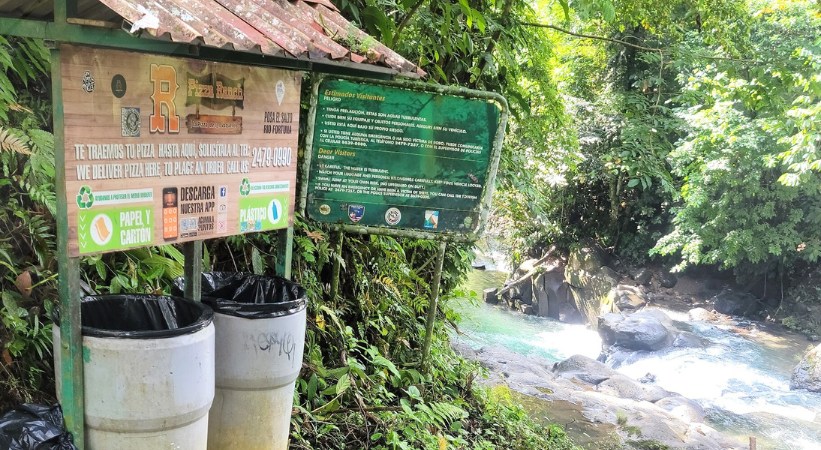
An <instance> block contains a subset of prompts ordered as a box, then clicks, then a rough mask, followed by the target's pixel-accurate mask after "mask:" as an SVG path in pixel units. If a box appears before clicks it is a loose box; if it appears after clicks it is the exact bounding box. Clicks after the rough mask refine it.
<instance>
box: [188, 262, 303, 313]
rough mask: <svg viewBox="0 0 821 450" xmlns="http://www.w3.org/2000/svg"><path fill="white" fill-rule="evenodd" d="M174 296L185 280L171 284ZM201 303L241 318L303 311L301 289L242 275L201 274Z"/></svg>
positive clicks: (278, 280)
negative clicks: (173, 287) (174, 288)
mask: <svg viewBox="0 0 821 450" xmlns="http://www.w3.org/2000/svg"><path fill="white" fill-rule="evenodd" d="M175 286H176V290H175V291H174V293H175V294H176V295H182V292H183V290H184V289H185V280H184V279H183V278H177V279H176V281H175ZM202 301H203V303H205V304H207V305H209V306H211V307H212V308H214V311H216V312H218V313H220V314H227V315H229V316H236V317H242V318H245V319H270V318H274V317H280V316H287V315H290V314H294V313H296V312H297V311H300V310H302V309H305V307H306V306H307V299H306V296H305V289H304V288H303V287H302V286H300V285H298V284H296V283H294V282H292V281H290V280H287V279H285V278H282V277H276V276H273V277H272V276H265V275H255V274H252V273H244V272H205V273H203V274H202Z"/></svg>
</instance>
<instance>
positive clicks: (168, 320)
mask: <svg viewBox="0 0 821 450" xmlns="http://www.w3.org/2000/svg"><path fill="white" fill-rule="evenodd" d="M81 314H82V316H81V317H82V330H83V331H82V334H83V338H82V340H83V360H84V366H83V367H84V369H83V371H84V382H85V439H86V448H88V449H90V450H110V449H118V450H132V449H133V450H146V449H160V448H162V449H186V450H188V449H191V450H194V449H196V450H205V449H206V448H207V436H208V411H209V409H210V408H211V402H212V401H213V398H214V325H213V324H212V323H211V321H212V318H213V314H214V313H213V311H212V310H211V308H210V307H208V306H206V305H203V304H201V303H198V302H193V301H190V300H186V299H183V298H179V297H168V296H152V295H101V296H92V297H86V298H85V299H83V301H82V305H81ZM53 333H54V359H55V361H54V362H55V364H54V367H55V371H56V374H57V376H56V377H55V378H56V379H57V392H58V395H59V393H60V384H61V381H62V380H61V378H60V373H61V372H60V330H59V328H58V327H54V332H53Z"/></svg>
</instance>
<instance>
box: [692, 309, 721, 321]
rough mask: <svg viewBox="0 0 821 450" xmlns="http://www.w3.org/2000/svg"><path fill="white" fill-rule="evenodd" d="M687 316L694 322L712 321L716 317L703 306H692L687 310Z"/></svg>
mask: <svg viewBox="0 0 821 450" xmlns="http://www.w3.org/2000/svg"><path fill="white" fill-rule="evenodd" d="M687 316H688V317H689V318H690V320H692V321H694V322H712V321H715V320H716V319H717V317H716V315H715V314H714V313H713V312H712V311H707V310H706V309H704V308H693V309H691V310H690V311H687Z"/></svg>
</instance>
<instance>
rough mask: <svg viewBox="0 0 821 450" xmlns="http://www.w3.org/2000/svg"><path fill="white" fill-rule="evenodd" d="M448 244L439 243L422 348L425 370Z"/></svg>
mask: <svg viewBox="0 0 821 450" xmlns="http://www.w3.org/2000/svg"><path fill="white" fill-rule="evenodd" d="M447 246H448V244H447V242H445V241H442V242H440V243H439V252H438V253H437V255H436V269H435V272H434V273H433V281H432V284H431V293H430V305H429V306H428V319H427V323H426V324H425V342H424V344H423V346H422V367H423V368H424V367H425V365H426V364H427V362H428V357H429V356H430V343H431V340H432V339H433V324H434V322H435V321H436V309H437V308H438V305H439V284H440V282H441V281H442V266H443V265H444V263H445V250H446V249H447Z"/></svg>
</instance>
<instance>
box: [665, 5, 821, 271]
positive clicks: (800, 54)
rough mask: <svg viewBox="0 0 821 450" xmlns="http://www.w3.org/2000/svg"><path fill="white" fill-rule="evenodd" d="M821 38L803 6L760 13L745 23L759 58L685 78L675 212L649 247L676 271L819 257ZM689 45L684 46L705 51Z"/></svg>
mask: <svg viewBox="0 0 821 450" xmlns="http://www.w3.org/2000/svg"><path fill="white" fill-rule="evenodd" d="M819 32H821V19H819V16H818V11H817V7H816V6H815V5H812V4H811V3H810V2H790V3H779V4H778V5H777V6H776V8H775V9H772V8H770V7H765V8H763V9H761V10H759V11H758V12H757V13H756V14H755V15H754V21H753V22H752V38H751V43H750V45H752V46H753V52H754V53H753V54H755V55H756V58H757V59H756V60H745V61H726V60H716V61H715V62H714V63H712V64H708V65H703V64H693V65H692V66H691V68H689V69H687V70H684V71H683V72H682V75H681V79H682V81H683V83H684V90H683V91H682V94H681V97H680V99H681V101H682V103H683V107H682V108H681V109H680V111H679V115H680V117H681V118H682V119H683V120H684V121H685V122H686V123H687V127H686V128H685V131H686V135H685V136H684V137H683V138H682V140H681V141H680V142H679V144H678V148H677V149H676V150H675V151H674V152H673V154H672V155H671V162H672V164H673V167H674V170H675V173H676V174H677V175H678V176H679V177H680V178H681V179H682V180H683V183H682V187H681V196H682V204H681V205H680V206H679V207H677V208H676V209H675V210H674V213H675V217H674V221H673V223H674V228H673V230H672V232H671V233H669V234H668V235H667V236H665V237H664V238H663V239H661V240H660V241H659V243H658V246H657V247H656V251H658V252H660V253H665V254H670V253H674V252H679V253H680V255H681V263H680V264H679V267H680V268H683V267H685V266H687V265H689V264H705V263H706V264H720V265H722V266H724V267H730V268H735V269H736V272H737V273H743V274H747V275H752V274H756V273H767V272H772V271H776V270H778V271H780V272H783V271H784V270H788V269H789V268H790V267H795V266H796V264H799V263H810V264H812V263H815V262H817V261H818V259H819V256H821V227H819V224H821V197H820V196H819V193H821V176H820V175H819V170H818V169H820V168H821V163H819V159H818V158H819V154H818V143H819V142H821V133H819V131H818V123H819V122H821V115H819V109H818V108H819V106H818V105H819V96H818V95H819V92H821V84H819V75H818V74H819V67H821V66H819V61H821V59H819V58H821V56H819V55H821V48H820V47H819V42H818V35H819ZM693 39H694V40H690V41H688V42H686V43H685V45H687V46H702V45H704V44H703V43H701V42H700V41H699V40H698V38H697V37H694V38H693ZM715 51H718V49H715Z"/></svg>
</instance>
